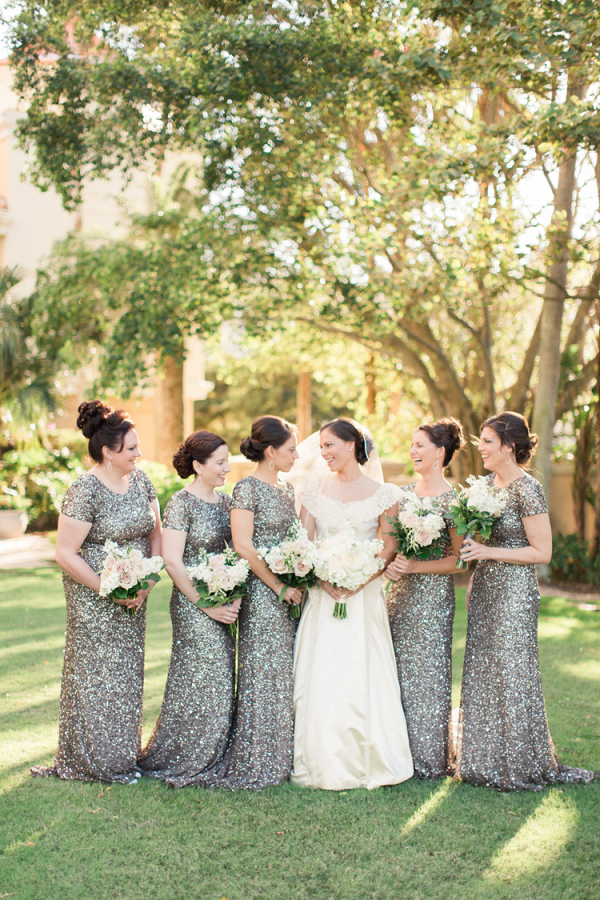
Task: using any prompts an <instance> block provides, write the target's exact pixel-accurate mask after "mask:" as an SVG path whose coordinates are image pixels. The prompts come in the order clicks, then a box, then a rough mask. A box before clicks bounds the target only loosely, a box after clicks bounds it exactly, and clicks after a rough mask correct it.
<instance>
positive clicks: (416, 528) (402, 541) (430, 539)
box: [388, 492, 448, 559]
mask: <svg viewBox="0 0 600 900" xmlns="http://www.w3.org/2000/svg"><path fill="white" fill-rule="evenodd" d="M401 503H402V509H401V510H400V512H399V513H398V517H397V518H390V517H389V516H388V522H389V523H390V525H391V526H392V533H393V534H394V537H395V538H396V540H397V541H398V551H399V552H400V553H403V554H404V556H405V557H406V558H407V559H411V558H412V557H413V556H415V557H416V558H417V559H440V558H441V556H442V545H443V544H445V543H447V542H448V535H447V534H444V532H445V530H446V523H445V521H444V518H443V516H442V515H440V508H439V504H438V503H436V502H435V497H418V496H417V494H414V493H408V492H406V494H405V499H403V500H401Z"/></svg>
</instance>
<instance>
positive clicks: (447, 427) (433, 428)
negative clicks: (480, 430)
mask: <svg viewBox="0 0 600 900" xmlns="http://www.w3.org/2000/svg"><path fill="white" fill-rule="evenodd" d="M419 431H424V432H425V433H426V434H427V435H428V436H429V440H430V441H431V443H432V444H435V446H436V447H443V448H444V467H446V466H448V465H450V461H451V460H452V457H453V456H454V454H455V453H457V452H458V451H459V450H462V448H463V447H464V446H465V444H466V441H465V437H464V434H463V428H462V425H461V424H460V422H459V421H458V419H453V418H452V417H451V416H444V417H443V418H442V419H438V420H437V422H433V424H428V423H425V424H424V425H419Z"/></svg>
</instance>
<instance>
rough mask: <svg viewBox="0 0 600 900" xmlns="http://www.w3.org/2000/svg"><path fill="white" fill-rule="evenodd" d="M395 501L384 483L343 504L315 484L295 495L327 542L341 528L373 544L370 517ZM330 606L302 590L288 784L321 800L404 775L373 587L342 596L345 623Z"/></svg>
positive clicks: (390, 669) (400, 720) (379, 598)
mask: <svg viewBox="0 0 600 900" xmlns="http://www.w3.org/2000/svg"><path fill="white" fill-rule="evenodd" d="M395 502H396V492H395V490H394V489H393V487H392V486H391V485H389V484H382V485H381V486H380V487H379V489H378V490H377V491H376V493H374V494H373V495H372V496H370V497H368V498H366V499H364V500H356V501H352V502H350V503H342V502H340V501H338V500H336V499H333V498H332V497H329V496H327V495H326V494H325V493H323V492H322V491H321V490H320V487H319V484H318V483H317V482H315V481H309V482H308V483H307V484H306V487H305V490H304V493H303V495H302V504H303V506H304V507H305V509H306V510H307V511H308V512H309V513H310V514H311V515H312V516H313V517H314V519H315V525H316V531H317V535H318V536H319V537H329V536H330V535H334V534H336V533H337V532H338V531H339V528H340V525H342V524H343V523H344V521H346V520H347V521H349V522H350V523H351V524H352V528H353V531H354V534H355V536H356V538H357V540H359V541H366V540H373V539H374V538H376V537H377V533H378V531H379V517H380V516H381V515H382V513H384V512H385V511H386V510H389V509H390V507H392V506H394V504H395ZM334 605H335V601H334V600H333V597H331V596H330V594H328V593H326V592H325V591H324V590H323V589H322V588H320V587H318V586H317V587H314V588H311V589H310V591H309V596H308V600H307V602H306V606H305V608H304V611H303V613H302V618H301V620H300V627H299V629H298V635H297V638H296V648H295V661H294V712H295V717H296V730H295V735H294V771H293V774H292V781H293V782H294V784H298V785H300V786H302V787H313V788H320V789H322V790H330V791H344V790H349V789H354V788H367V789H368V790H374V789H375V788H378V787H381V786H383V785H387V784H399V783H400V782H402V781H406V780H407V779H408V778H410V777H411V775H412V774H413V766H412V759H411V754H410V748H409V742H408V734H407V731H406V724H405V721H404V714H403V711H402V702H401V698H400V689H399V686H398V677H397V674H396V660H395V657H394V647H393V644H392V638H391V634H390V626H389V622H388V617H387V611H386V606H385V598H384V595H383V589H382V582H381V578H376V579H374V580H373V581H371V582H370V583H369V584H367V585H366V586H365V587H364V588H363V589H362V590H359V591H357V592H356V593H355V594H353V595H352V596H351V597H350V599H349V600H348V603H347V605H346V606H347V618H345V619H335V618H334V616H333V610H334Z"/></svg>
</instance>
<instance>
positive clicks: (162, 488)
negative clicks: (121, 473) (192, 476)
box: [140, 459, 187, 513]
mask: <svg viewBox="0 0 600 900" xmlns="http://www.w3.org/2000/svg"><path fill="white" fill-rule="evenodd" d="M140 469H143V470H144V472H145V473H146V475H147V476H148V478H149V479H150V481H151V482H152V484H153V485H154V490H155V491H156V496H157V497H158V505H159V506H160V511H161V513H164V511H165V506H166V505H167V503H168V502H169V500H170V499H171V497H172V496H173V494H175V493H176V492H177V491H180V490H181V488H182V487H184V486H185V484H186V483H187V482H185V481H183V480H182V479H181V478H180V477H179V475H177V474H176V473H175V472H173V471H170V470H169V468H168V466H165V465H163V464H162V463H158V462H150V460H146V459H145V460H143V461H142V462H141V463H140Z"/></svg>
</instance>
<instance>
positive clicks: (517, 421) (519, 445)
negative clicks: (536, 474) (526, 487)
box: [481, 412, 538, 466]
mask: <svg viewBox="0 0 600 900" xmlns="http://www.w3.org/2000/svg"><path fill="white" fill-rule="evenodd" d="M484 428H491V429H492V430H493V431H495V432H496V434H497V435H498V437H499V438H500V440H501V441H502V444H503V445H504V446H505V447H507V448H509V449H510V450H514V453H515V460H516V462H517V464H518V465H519V466H527V464H528V463H529V461H530V460H531V457H532V456H533V454H534V453H535V451H536V448H537V445H538V436H537V434H532V433H531V432H530V431H529V422H528V421H527V419H526V418H525V416H522V415H521V414H520V413H515V412H503V413H500V414H499V415H497V416H491V417H490V418H489V419H486V421H485V422H484V423H483V425H482V426H481V430H482V431H483V429H484Z"/></svg>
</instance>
